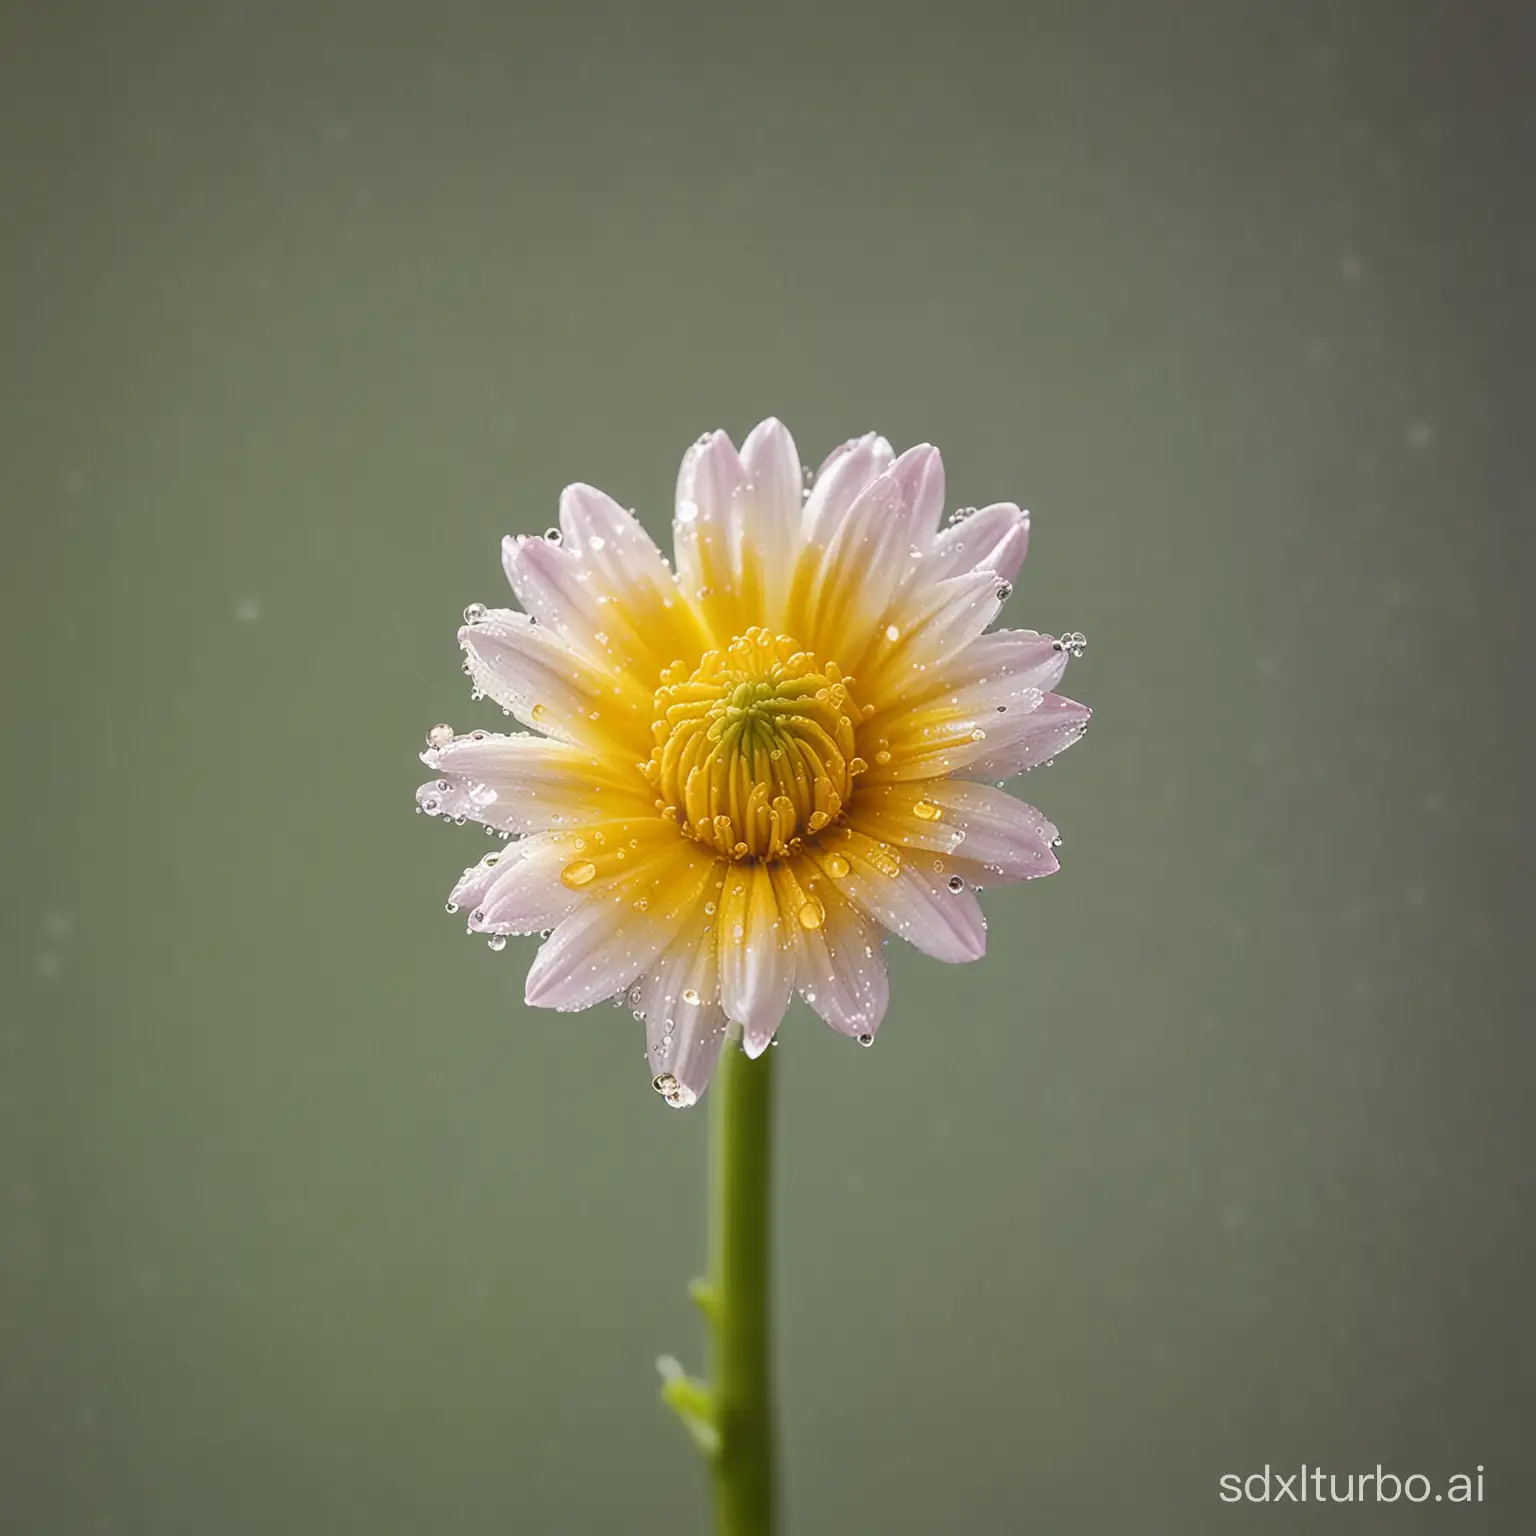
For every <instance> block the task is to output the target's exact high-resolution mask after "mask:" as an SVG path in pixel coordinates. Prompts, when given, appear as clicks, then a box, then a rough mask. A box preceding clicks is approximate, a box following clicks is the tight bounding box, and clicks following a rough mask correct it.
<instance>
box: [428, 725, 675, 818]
mask: <svg viewBox="0 0 1536 1536" xmlns="http://www.w3.org/2000/svg"><path fill="white" fill-rule="evenodd" d="M421 760H422V762H424V763H425V764H426V765H427V766H428V767H429V768H431V769H434V770H435V771H436V772H437V774H438V775H439V777H437V778H436V779H434V780H432V781H431V782H430V783H427V784H423V785H422V786H421V788H420V789H419V790H418V791H417V792H416V798H417V803H418V804H420V805H421V807H422V809H423V810H424V811H427V813H428V814H429V815H433V816H442V817H444V818H447V819H449V820H452V819H454V818H457V817H464V818H465V819H467V820H469V821H478V822H481V823H482V824H483V825H485V826H488V827H493V828H495V829H496V830H497V831H501V832H542V831H545V830H546V829H548V828H550V827H557V826H569V825H572V824H575V823H579V822H584V821H605V820H610V819H613V818H617V817H626V816H640V815H644V814H646V813H647V812H648V811H649V810H650V809H651V803H652V799H653V796H652V795H651V794H650V793H649V791H648V787H647V785H646V783H645V781H644V779H643V778H641V776H640V775H639V773H638V772H635V771H629V772H625V771H623V770H620V769H616V768H615V767H614V766H612V765H610V763H609V761H608V759H606V758H605V757H604V756H603V755H602V754H601V753H596V752H593V751H591V750H589V749H587V748H584V747H575V746H572V745H570V744H569V743H568V742H563V741H552V740H550V738H548V737H547V736H534V735H512V736H508V735H502V734H498V733H494V732H489V731H474V732H472V733H470V734H469V735H467V736H456V737H455V738H454V739H453V740H451V741H448V742H445V743H444V744H443V745H442V746H438V747H431V748H429V749H428V750H427V751H425V752H423V753H422V754H421Z"/></svg>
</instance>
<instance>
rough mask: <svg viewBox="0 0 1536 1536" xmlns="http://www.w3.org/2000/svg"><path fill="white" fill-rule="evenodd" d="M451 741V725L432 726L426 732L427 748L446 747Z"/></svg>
mask: <svg viewBox="0 0 1536 1536" xmlns="http://www.w3.org/2000/svg"><path fill="white" fill-rule="evenodd" d="M452 740H453V727H452V726H451V725H434V726H433V727H432V729H431V730H430V731H428V732H427V745H428V746H429V747H446V746H447V745H448V743H449V742H450V741H452Z"/></svg>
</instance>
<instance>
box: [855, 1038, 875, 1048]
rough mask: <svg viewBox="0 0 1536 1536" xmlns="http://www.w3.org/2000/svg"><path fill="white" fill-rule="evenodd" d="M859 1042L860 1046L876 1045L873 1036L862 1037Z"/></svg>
mask: <svg viewBox="0 0 1536 1536" xmlns="http://www.w3.org/2000/svg"><path fill="white" fill-rule="evenodd" d="M858 1040H859V1044H860V1045H865V1046H869V1045H873V1044H874V1043H875V1037H874V1036H873V1035H860V1036H859V1037H858Z"/></svg>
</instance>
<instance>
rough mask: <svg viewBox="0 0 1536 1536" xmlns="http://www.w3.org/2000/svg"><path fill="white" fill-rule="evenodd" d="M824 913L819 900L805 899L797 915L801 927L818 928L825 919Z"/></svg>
mask: <svg viewBox="0 0 1536 1536" xmlns="http://www.w3.org/2000/svg"><path fill="white" fill-rule="evenodd" d="M826 915H827V914H826V913H825V912H823V911H822V909H821V903H820V902H818V901H807V902H804V903H803V904H802V905H801V908H800V911H799V914H798V916H799V918H800V926H801V927H802V928H810V929H816V928H820V927H821V925H822V923H823V922H824V921H825V920H826Z"/></svg>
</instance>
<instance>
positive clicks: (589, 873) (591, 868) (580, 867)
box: [560, 859, 597, 891]
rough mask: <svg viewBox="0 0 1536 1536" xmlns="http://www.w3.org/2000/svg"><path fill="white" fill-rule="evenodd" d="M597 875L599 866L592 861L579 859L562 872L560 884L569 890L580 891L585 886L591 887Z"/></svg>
mask: <svg viewBox="0 0 1536 1536" xmlns="http://www.w3.org/2000/svg"><path fill="white" fill-rule="evenodd" d="M596 875H597V865H596V864H594V863H593V862H592V861H591V860H590V859H577V861H576V862H575V863H574V864H567V865H566V866H565V868H564V869H562V870H561V871H560V883H561V885H563V886H565V887H566V888H567V889H569V890H573V891H577V890H580V889H581V887H582V886H584V885H590V884H591V883H592V881H593V880H594V879H595V878H596Z"/></svg>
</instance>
